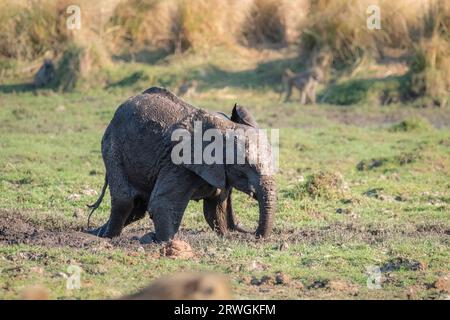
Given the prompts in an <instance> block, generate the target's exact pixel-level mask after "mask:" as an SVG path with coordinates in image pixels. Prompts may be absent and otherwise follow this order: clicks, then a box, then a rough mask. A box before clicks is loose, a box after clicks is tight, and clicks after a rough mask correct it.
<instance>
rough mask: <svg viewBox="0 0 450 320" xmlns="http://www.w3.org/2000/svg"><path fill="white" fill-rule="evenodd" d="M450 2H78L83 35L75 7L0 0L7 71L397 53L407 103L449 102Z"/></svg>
mask: <svg viewBox="0 0 450 320" xmlns="http://www.w3.org/2000/svg"><path fill="white" fill-rule="evenodd" d="M449 2H450V1H447V0H415V1H411V0H397V1H392V0H278V1H277V0H97V1H95V2H93V1H91V0H79V1H78V2H77V3H78V5H79V6H80V7H81V10H82V29H81V30H76V31H70V30H67V29H66V27H65V21H66V17H67V14H66V13H65V9H66V8H67V6H68V5H69V4H72V2H71V1H70V0H40V1H38V0H16V1H14V2H11V1H7V0H0V25H1V28H0V68H2V66H4V65H9V66H11V65H13V64H11V63H4V61H13V60H14V61H16V60H22V61H33V60H37V59H42V58H43V57H44V56H45V55H50V56H52V57H53V58H54V59H56V60H57V61H67V59H69V58H70V61H72V62H71V63H69V64H70V65H71V66H72V67H71V68H70V70H72V69H73V71H72V73H73V76H74V77H73V78H74V79H80V78H83V77H87V76H89V74H90V73H94V72H93V71H95V70H98V69H100V68H102V67H103V66H105V65H108V64H109V63H110V56H111V55H112V54H121V53H136V52H139V51H140V50H144V49H145V50H144V52H145V51H146V50H153V49H155V50H160V49H164V50H165V51H167V53H173V52H178V53H180V52H184V51H186V50H194V51H197V50H199V51H201V50H205V51H208V50H210V49H211V48H212V47H215V46H233V47H234V46H239V47H241V46H242V45H243V46H244V47H245V46H251V47H254V46H260V45H263V46H265V45H268V46H269V47H272V48H276V47H279V46H283V45H291V44H300V46H299V47H300V51H301V59H306V60H305V61H308V59H310V61H313V60H314V57H316V56H317V54H321V53H322V52H323V51H327V52H330V53H331V54H332V55H333V57H332V61H333V64H334V67H335V68H336V67H339V68H346V67H352V66H355V65H357V64H358V62H360V61H362V60H365V59H369V60H370V59H371V61H372V60H378V59H384V58H386V57H389V52H391V51H392V50H391V49H396V50H400V52H402V55H403V56H405V57H409V58H410V72H409V78H408V79H409V82H408V91H409V95H410V96H411V97H421V96H443V95H445V94H446V92H447V90H448V84H449V80H448V76H447V75H448V74H450V72H448V71H450V70H449V67H448V66H449V65H450V63H449V61H448V57H447V56H448V55H449V43H450V39H449V38H450V37H449V35H448V30H449V28H450V10H449V6H450V3H449ZM373 4H375V5H379V6H380V8H381V26H382V29H381V30H368V29H367V26H366V20H367V12H366V10H367V7H368V6H369V5H373ZM61 68H62V66H61ZM0 74H3V72H2V70H0ZM71 81H72V80H71ZM63 82H64V81H63ZM69 82H70V81H69ZM71 86H72V84H70V85H68V87H71ZM63 87H65V85H63Z"/></svg>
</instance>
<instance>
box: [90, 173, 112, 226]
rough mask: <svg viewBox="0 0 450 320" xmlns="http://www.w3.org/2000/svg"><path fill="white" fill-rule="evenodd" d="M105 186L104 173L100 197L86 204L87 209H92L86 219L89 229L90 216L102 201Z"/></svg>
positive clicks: (106, 183)
mask: <svg viewBox="0 0 450 320" xmlns="http://www.w3.org/2000/svg"><path fill="white" fill-rule="evenodd" d="M106 188H108V179H107V178H106V175H105V183H104V184H103V188H102V193H101V194H100V197H99V198H98V199H97V201H95V203H93V204H88V205H87V206H88V208H89V209H92V210H91V212H90V213H89V216H88V221H87V228H88V229H89V226H90V222H91V216H92V214H93V213H94V211H95V210H96V209H97V208H98V207H100V204H101V203H102V201H103V197H104V196H105V192H106Z"/></svg>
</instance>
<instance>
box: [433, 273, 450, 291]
mask: <svg viewBox="0 0 450 320" xmlns="http://www.w3.org/2000/svg"><path fill="white" fill-rule="evenodd" d="M433 288H435V289H437V290H438V291H440V292H446V293H450V275H445V276H442V277H440V278H439V279H437V280H436V281H435V282H434V283H433Z"/></svg>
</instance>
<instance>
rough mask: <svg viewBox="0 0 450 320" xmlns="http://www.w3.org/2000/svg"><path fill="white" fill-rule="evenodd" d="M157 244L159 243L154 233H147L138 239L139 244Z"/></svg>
mask: <svg viewBox="0 0 450 320" xmlns="http://www.w3.org/2000/svg"><path fill="white" fill-rule="evenodd" d="M157 242H159V241H158V240H157V239H156V234H155V233H154V232H149V233H147V234H144V235H143V236H142V237H141V238H140V239H139V243H140V244H150V243H157Z"/></svg>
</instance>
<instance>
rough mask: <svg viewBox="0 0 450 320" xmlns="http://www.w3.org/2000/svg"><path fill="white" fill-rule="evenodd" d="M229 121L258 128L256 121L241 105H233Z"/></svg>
mask: <svg viewBox="0 0 450 320" xmlns="http://www.w3.org/2000/svg"><path fill="white" fill-rule="evenodd" d="M231 121H233V122H236V123H240V124H245V125H247V126H250V127H254V128H258V123H257V122H256V120H255V118H254V117H253V116H252V115H251V114H250V112H249V111H248V110H247V109H246V108H244V107H243V106H240V105H238V104H237V103H236V104H235V105H234V108H233V111H232V112H231Z"/></svg>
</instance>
